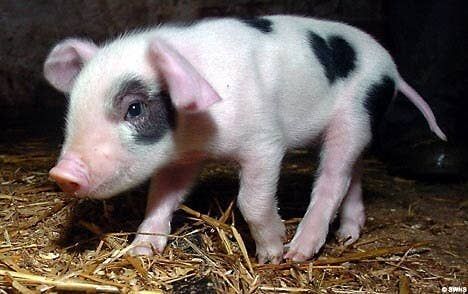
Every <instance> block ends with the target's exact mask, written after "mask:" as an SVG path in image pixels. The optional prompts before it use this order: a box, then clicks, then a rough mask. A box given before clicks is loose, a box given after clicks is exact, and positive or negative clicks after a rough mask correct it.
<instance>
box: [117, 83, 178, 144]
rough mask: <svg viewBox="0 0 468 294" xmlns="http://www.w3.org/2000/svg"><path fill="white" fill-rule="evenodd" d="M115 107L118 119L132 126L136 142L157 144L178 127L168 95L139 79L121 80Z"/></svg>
mask: <svg viewBox="0 0 468 294" xmlns="http://www.w3.org/2000/svg"><path fill="white" fill-rule="evenodd" d="M114 109H115V113H117V115H118V118H119V119H121V120H125V121H126V122H127V123H128V124H130V125H131V127H132V128H133V130H134V138H135V142H137V143H139V144H152V143H155V142H157V141H159V140H160V139H161V138H162V137H163V136H164V135H165V134H166V133H167V132H168V131H169V130H171V129H174V128H175V123H176V112H175V108H174V106H173V105H172V102H171V99H170V97H169V94H167V93H166V92H159V93H154V92H153V91H152V90H151V88H150V87H149V86H148V85H147V84H146V83H145V82H144V81H142V80H140V79H136V78H130V79H125V80H124V81H123V82H121V84H120V86H119V90H118V91H117V95H115V96H114ZM135 109H138V110H140V111H135ZM135 114H138V115H136V116H135Z"/></svg>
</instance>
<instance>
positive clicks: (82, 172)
mask: <svg viewBox="0 0 468 294" xmlns="http://www.w3.org/2000/svg"><path fill="white" fill-rule="evenodd" d="M49 175H50V177H51V178H52V179H54V180H55V181H56V182H57V184H58V185H59V186H60V188H61V189H62V190H63V191H64V192H66V193H70V194H73V195H80V196H84V194H86V193H87V191H88V190H89V174H88V168H87V166H86V164H85V163H84V162H83V161H82V160H81V159H80V158H79V157H78V156H77V155H74V154H65V155H64V156H62V157H61V158H60V160H59V162H58V163H57V165H56V166H54V167H53V168H52V169H51V170H50V171H49Z"/></svg>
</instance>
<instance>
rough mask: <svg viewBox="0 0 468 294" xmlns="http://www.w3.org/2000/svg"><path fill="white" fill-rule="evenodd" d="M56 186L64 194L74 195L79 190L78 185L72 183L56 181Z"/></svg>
mask: <svg viewBox="0 0 468 294" xmlns="http://www.w3.org/2000/svg"><path fill="white" fill-rule="evenodd" d="M57 184H58V185H59V186H60V188H61V189H62V190H63V192H66V193H75V192H77V191H79V190H80V184H78V183H76V182H73V181H70V182H67V181H57Z"/></svg>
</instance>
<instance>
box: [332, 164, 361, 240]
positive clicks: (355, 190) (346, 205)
mask: <svg viewBox="0 0 468 294" xmlns="http://www.w3.org/2000/svg"><path fill="white" fill-rule="evenodd" d="M362 169H363V168H362V159H359V160H358V161H357V163H356V164H355V167H354V171H353V176H352V179H351V184H350V185H349V189H348V193H347V194H346V196H345V198H344V200H343V204H342V205H341V208H340V227H339V229H338V231H337V232H336V236H337V238H338V240H340V241H343V242H344V244H345V245H349V244H352V243H354V242H355V241H356V240H357V239H358V238H359V234H360V233H361V229H362V228H363V226H364V222H365V220H366V216H365V212H364V203H363V201H362V184H361V178H362Z"/></svg>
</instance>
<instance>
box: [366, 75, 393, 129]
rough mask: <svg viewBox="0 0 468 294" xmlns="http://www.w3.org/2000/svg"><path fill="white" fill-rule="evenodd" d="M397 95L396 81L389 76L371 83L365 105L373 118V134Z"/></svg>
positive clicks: (371, 118)
mask: <svg viewBox="0 0 468 294" xmlns="http://www.w3.org/2000/svg"><path fill="white" fill-rule="evenodd" d="M394 95H395V81H394V80H393V79H392V78H390V77H389V76H383V77H382V79H381V80H380V81H379V82H377V83H375V84H373V85H371V86H370V87H369V89H368V90H367V93H366V98H365V99H364V107H365V108H366V111H367V113H368V114H369V117H370V120H371V128H372V134H373V135H376V134H377V133H378V129H379V126H380V122H381V121H382V118H383V116H384V114H385V112H386V111H387V109H388V107H389V105H390V103H391V101H392V99H393V96H394Z"/></svg>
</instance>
